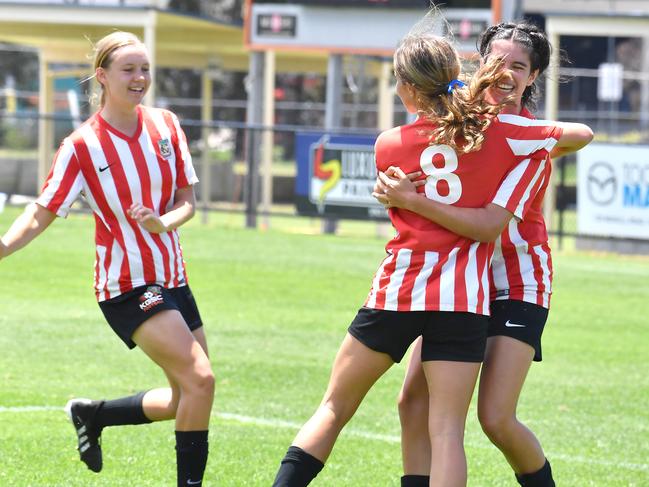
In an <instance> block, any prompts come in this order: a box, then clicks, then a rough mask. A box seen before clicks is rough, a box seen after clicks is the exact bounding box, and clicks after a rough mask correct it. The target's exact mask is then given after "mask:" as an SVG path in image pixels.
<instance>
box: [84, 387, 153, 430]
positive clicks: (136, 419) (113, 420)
mask: <svg viewBox="0 0 649 487" xmlns="http://www.w3.org/2000/svg"><path fill="white" fill-rule="evenodd" d="M146 392H147V391H142V392H138V393H137V394H135V395H133V396H128V397H120V398H119V399H111V400H110V401H100V404H99V408H98V409H97V413H96V414H95V423H96V424H97V427H99V428H103V427H105V426H118V425H122V424H145V423H150V422H151V420H150V419H149V418H147V417H146V416H145V415H144V409H143V408H142V398H143V397H144V395H145V394H146Z"/></svg>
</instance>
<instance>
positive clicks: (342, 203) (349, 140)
mask: <svg viewBox="0 0 649 487" xmlns="http://www.w3.org/2000/svg"><path fill="white" fill-rule="evenodd" d="M375 140H376V137H370V136H347V135H331V136H330V135H329V134H325V133H308V134H306V133H298V134H297V135H296V144H295V145H296V149H295V150H296V159H297V178H296V183H295V197H296V205H297V210H298V213H300V214H301V215H312V216H330V217H340V218H355V219H386V218H387V212H386V211H385V209H384V208H383V206H382V205H381V204H379V203H378V202H377V201H376V200H375V199H374V198H373V197H372V190H373V188H374V183H375V181H376V164H375V161H374V142H375Z"/></svg>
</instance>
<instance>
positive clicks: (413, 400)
mask: <svg viewBox="0 0 649 487" xmlns="http://www.w3.org/2000/svg"><path fill="white" fill-rule="evenodd" d="M397 407H398V409H399V418H400V419H401V424H402V425H406V424H409V423H412V422H413V421H414V420H419V419H420V418H426V417H428V391H427V390H425V389H415V388H412V387H404V388H402V389H401V391H400V392H399V397H398V399H397ZM418 422H419V421H418Z"/></svg>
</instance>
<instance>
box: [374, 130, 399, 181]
mask: <svg viewBox="0 0 649 487" xmlns="http://www.w3.org/2000/svg"><path fill="white" fill-rule="evenodd" d="M393 131H394V129H390V130H387V131H385V132H381V133H380V134H379V136H378V137H377V138H376V142H375V143H374V161H375V163H376V170H377V171H385V170H386V169H387V168H388V167H390V165H391V163H390V158H389V152H390V150H389V148H390V145H391V140H392V137H391V134H392V133H393Z"/></svg>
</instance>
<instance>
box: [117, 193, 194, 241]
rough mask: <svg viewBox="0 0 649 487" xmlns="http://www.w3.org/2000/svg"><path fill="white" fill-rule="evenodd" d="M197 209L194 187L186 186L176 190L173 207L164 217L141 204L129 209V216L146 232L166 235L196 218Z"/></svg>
mask: <svg viewBox="0 0 649 487" xmlns="http://www.w3.org/2000/svg"><path fill="white" fill-rule="evenodd" d="M195 207H196V198H195V197H194V187H193V186H186V187H184V188H180V189H177V190H176V193H175V195H174V205H173V207H172V208H171V210H169V211H168V212H167V213H165V214H164V215H162V216H158V215H156V214H155V213H154V212H153V210H152V209H151V208H147V207H145V206H143V205H142V204H141V203H133V204H132V205H131V207H130V208H129V209H128V214H129V216H130V217H131V218H133V220H135V221H136V222H138V223H139V224H140V225H141V226H142V227H143V228H144V229H145V230H147V231H149V232H151V233H166V232H170V231H172V230H174V229H176V228H178V227H179V226H180V225H182V224H183V223H185V222H186V221H188V220H190V219H191V218H192V217H193V216H194V212H195Z"/></svg>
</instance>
